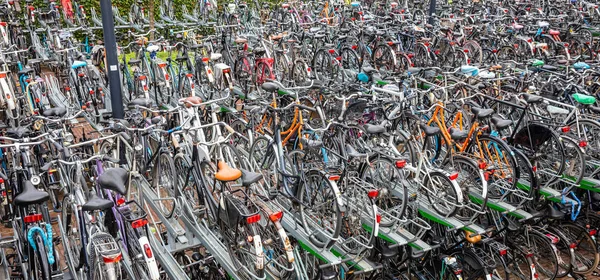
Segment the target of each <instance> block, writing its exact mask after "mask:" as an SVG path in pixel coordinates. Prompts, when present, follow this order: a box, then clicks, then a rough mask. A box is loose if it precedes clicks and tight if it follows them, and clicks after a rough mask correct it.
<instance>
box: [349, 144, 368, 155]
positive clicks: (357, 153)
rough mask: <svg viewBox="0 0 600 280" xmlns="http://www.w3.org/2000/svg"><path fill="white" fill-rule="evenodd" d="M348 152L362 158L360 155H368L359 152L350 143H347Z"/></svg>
mask: <svg viewBox="0 0 600 280" xmlns="http://www.w3.org/2000/svg"><path fill="white" fill-rule="evenodd" d="M346 154H348V156H349V157H351V158H360V157H367V156H368V155H367V154H365V153H359V152H358V151H357V150H356V149H354V147H352V145H350V144H346Z"/></svg>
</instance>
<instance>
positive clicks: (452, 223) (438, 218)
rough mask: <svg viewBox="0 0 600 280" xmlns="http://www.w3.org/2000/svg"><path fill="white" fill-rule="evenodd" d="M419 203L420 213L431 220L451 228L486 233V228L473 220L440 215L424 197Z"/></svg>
mask: <svg viewBox="0 0 600 280" xmlns="http://www.w3.org/2000/svg"><path fill="white" fill-rule="evenodd" d="M418 203H419V208H418V210H419V214H420V215H421V216H422V217H423V218H425V219H428V220H430V221H433V222H436V223H438V224H441V225H444V226H446V227H448V228H451V229H464V230H467V231H470V232H473V233H477V234H483V233H485V229H483V228H482V227H480V226H478V225H476V224H474V223H472V222H463V221H460V220H458V219H456V218H453V217H445V216H443V215H440V214H439V213H438V212H437V211H435V210H434V209H431V208H429V207H427V205H428V204H429V202H428V201H425V200H424V199H422V198H421V199H419V201H418ZM488 203H489V202H488Z"/></svg>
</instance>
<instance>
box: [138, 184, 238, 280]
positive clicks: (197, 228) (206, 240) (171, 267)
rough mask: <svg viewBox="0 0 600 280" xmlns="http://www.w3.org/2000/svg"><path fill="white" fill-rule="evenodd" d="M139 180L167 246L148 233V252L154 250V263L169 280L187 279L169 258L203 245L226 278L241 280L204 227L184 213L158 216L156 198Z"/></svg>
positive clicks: (148, 186) (219, 243)
mask: <svg viewBox="0 0 600 280" xmlns="http://www.w3.org/2000/svg"><path fill="white" fill-rule="evenodd" d="M140 181H141V182H143V183H142V184H140V189H141V190H142V194H143V196H144V200H145V201H146V205H147V206H149V207H150V208H151V209H152V211H153V212H154V213H155V216H158V218H159V219H160V220H161V222H162V224H163V225H164V226H165V228H166V229H167V232H168V234H167V238H168V244H164V245H163V244H161V242H160V241H159V240H157V238H156V237H155V236H154V235H153V234H151V236H152V237H151V238H150V240H151V242H150V243H151V245H152V249H153V250H155V251H157V252H156V256H157V259H158V261H159V262H160V263H161V265H162V266H163V268H165V271H166V272H167V274H168V275H169V277H170V278H171V279H179V280H182V279H189V278H188V277H187V275H186V274H185V272H184V271H183V269H182V268H181V267H180V266H179V264H178V263H177V261H176V260H175V259H174V258H173V256H172V253H173V252H177V251H182V250H186V249H190V248H194V247H199V246H204V247H205V248H206V249H207V251H208V252H209V253H210V254H211V255H212V256H213V257H214V258H215V259H216V260H217V262H218V263H219V264H220V265H221V266H222V267H223V268H224V269H225V271H227V273H228V274H229V277H230V279H236V280H237V279H242V278H241V277H240V276H239V275H237V271H238V268H236V267H235V266H234V265H233V262H232V261H231V258H230V257H229V254H228V253H227V249H226V248H225V246H224V245H223V243H221V241H220V240H219V238H218V237H217V236H216V235H215V234H214V233H213V232H212V231H211V230H210V229H209V228H208V227H207V226H206V225H204V224H203V223H197V222H196V221H194V220H192V219H190V218H189V217H187V216H186V214H185V213H182V215H178V214H173V215H172V217H170V218H166V217H165V216H164V215H163V214H162V211H161V209H160V207H159V206H158V205H156V203H155V201H158V197H157V196H156V194H155V193H154V191H152V190H151V189H150V184H149V183H148V182H147V181H146V180H145V179H142V178H141V177H140ZM176 212H177V211H176ZM180 212H181V211H180ZM181 223H183V225H184V226H185V228H184V227H182V226H181Z"/></svg>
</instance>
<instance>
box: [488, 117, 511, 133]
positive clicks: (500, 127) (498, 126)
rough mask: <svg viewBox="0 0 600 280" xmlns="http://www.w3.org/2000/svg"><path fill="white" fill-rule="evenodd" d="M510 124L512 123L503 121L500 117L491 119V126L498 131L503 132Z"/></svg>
mask: <svg viewBox="0 0 600 280" xmlns="http://www.w3.org/2000/svg"><path fill="white" fill-rule="evenodd" d="M512 123H513V122H512V121H511V120H505V119H503V118H501V117H492V124H493V125H494V126H495V127H496V129H498V130H503V129H505V128H507V127H509V126H510V125H511V124H512Z"/></svg>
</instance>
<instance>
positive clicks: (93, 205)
mask: <svg viewBox="0 0 600 280" xmlns="http://www.w3.org/2000/svg"><path fill="white" fill-rule="evenodd" d="M113 205H114V203H113V202H112V201H110V200H108V199H104V198H101V197H99V196H97V195H96V194H92V196H91V197H90V199H89V200H88V201H87V202H86V203H85V204H84V205H83V206H81V210H83V211H96V210H106V209H110V208H112V207H113Z"/></svg>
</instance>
